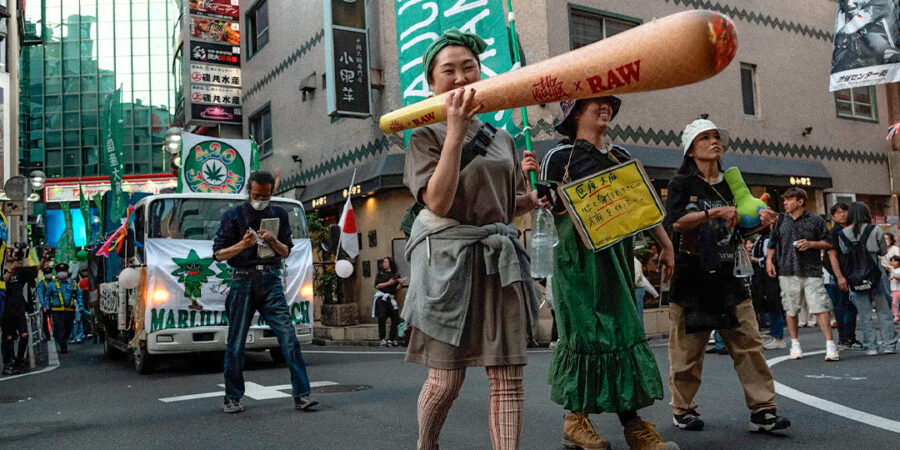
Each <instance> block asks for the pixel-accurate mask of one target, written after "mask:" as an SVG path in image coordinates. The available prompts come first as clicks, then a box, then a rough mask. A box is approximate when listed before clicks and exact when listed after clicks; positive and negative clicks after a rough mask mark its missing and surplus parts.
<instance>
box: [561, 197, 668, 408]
mask: <svg viewBox="0 0 900 450" xmlns="http://www.w3.org/2000/svg"><path fill="white" fill-rule="evenodd" d="M556 230H557V233H558V234H559V245H557V247H556V249H555V250H556V251H555V254H556V258H555V263H556V265H555V267H556V270H555V271H554V274H553V281H552V289H553V298H554V312H555V314H556V324H557V329H558V331H559V345H558V346H557V347H556V350H555V351H554V352H553V355H552V357H551V360H550V375H549V383H550V386H551V392H550V398H551V399H552V400H553V401H554V402H556V403H558V404H560V405H562V406H563V407H564V408H566V409H567V410H569V411H575V412H583V413H600V412H624V411H634V410H637V409H640V408H643V407H646V406H649V405H651V404H652V403H653V401H654V400H659V399H662V398H663V387H662V381H661V379H660V375H659V367H658V366H657V365H656V359H655V358H654V356H653V353H652V352H651V350H650V345H649V344H648V343H647V338H646V335H645V334H644V327H643V325H642V324H641V320H640V319H639V318H638V313H637V306H636V303H635V302H636V300H635V297H634V259H633V258H634V257H633V255H632V249H633V247H634V240H633V239H632V238H627V239H625V240H623V241H621V242H619V243H617V244H615V245H613V246H612V247H609V248H607V249H605V250H603V251H600V252H597V253H594V252H592V251H590V250H588V249H587V248H585V247H584V245H582V243H581V240H580V238H579V236H578V232H577V230H576V229H575V226H574V225H573V223H572V220H571V219H570V218H569V216H568V214H563V215H558V216H556Z"/></svg>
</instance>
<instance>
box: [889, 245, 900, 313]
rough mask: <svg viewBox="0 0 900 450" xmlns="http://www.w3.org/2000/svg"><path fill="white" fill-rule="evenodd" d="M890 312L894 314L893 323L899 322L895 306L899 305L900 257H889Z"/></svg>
mask: <svg viewBox="0 0 900 450" xmlns="http://www.w3.org/2000/svg"><path fill="white" fill-rule="evenodd" d="M890 280H891V300H892V301H891V311H892V312H893V313H894V323H898V322H900V314H897V306H898V304H900V256H896V255H895V256H892V257H891V278H890Z"/></svg>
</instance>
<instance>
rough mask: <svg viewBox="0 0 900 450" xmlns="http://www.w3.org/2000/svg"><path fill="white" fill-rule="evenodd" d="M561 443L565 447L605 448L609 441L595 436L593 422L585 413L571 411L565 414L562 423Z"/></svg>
mask: <svg viewBox="0 0 900 450" xmlns="http://www.w3.org/2000/svg"><path fill="white" fill-rule="evenodd" d="M563 445H565V446H566V448H580V449H584V450H606V449H608V448H609V441H607V440H606V439H601V438H600V436H597V432H596V431H594V424H592V423H591V421H590V419H588V415H587V414H582V413H577V412H573V413H571V414H566V422H565V424H564V425H563Z"/></svg>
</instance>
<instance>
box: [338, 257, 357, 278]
mask: <svg viewBox="0 0 900 450" xmlns="http://www.w3.org/2000/svg"><path fill="white" fill-rule="evenodd" d="M334 271H335V273H337V276H339V277H341V278H349V277H350V275H353V263H351V262H350V261H347V260H346V259H342V260H339V261H338V262H336V263H334Z"/></svg>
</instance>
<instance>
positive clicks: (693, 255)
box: [664, 119, 791, 431]
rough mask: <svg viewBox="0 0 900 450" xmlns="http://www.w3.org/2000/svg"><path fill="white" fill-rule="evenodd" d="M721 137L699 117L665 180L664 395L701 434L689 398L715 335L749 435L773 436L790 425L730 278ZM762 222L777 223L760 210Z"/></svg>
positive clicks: (731, 236)
mask: <svg viewBox="0 0 900 450" xmlns="http://www.w3.org/2000/svg"><path fill="white" fill-rule="evenodd" d="M725 145H727V134H726V133H725V132H724V131H723V130H720V129H719V128H718V127H717V126H716V125H715V124H714V123H712V122H710V121H708V120H704V119H698V120H695V121H694V122H692V123H690V124H689V125H688V126H687V127H685V129H684V133H683V134H682V148H683V150H684V159H683V161H682V164H681V167H680V168H679V169H678V172H677V173H676V175H675V176H674V177H673V178H672V180H671V181H670V182H669V196H668V200H667V202H666V213H667V214H666V218H665V222H664V224H665V226H666V227H667V228H669V227H671V230H672V231H673V236H674V237H673V244H674V245H675V249H676V253H675V276H674V277H673V280H672V288H671V297H670V302H671V303H670V306H669V317H670V320H671V331H670V334H669V367H670V369H669V389H670V391H671V392H672V401H671V405H672V412H673V422H674V423H675V426H676V427H678V428H680V429H683V430H700V429H702V428H703V426H704V423H703V421H702V420H701V419H700V418H699V414H698V413H697V404H696V403H695V402H694V396H695V395H696V394H697V391H698V390H699V389H700V382H701V374H702V372H703V356H704V354H703V350H704V348H705V347H706V342H707V340H708V338H709V332H710V331H711V330H719V333H720V334H721V335H722V340H723V341H724V342H725V347H726V348H727V349H728V353H729V355H730V356H731V359H732V360H733V361H734V368H735V371H736V372H737V375H738V378H739V379H740V380H741V385H742V386H743V388H744V398H745V400H746V402H747V407H748V408H749V409H750V429H751V430H753V431H771V430H779V429H783V428H787V427H788V426H790V424H791V422H790V421H789V420H787V419H786V418H784V417H781V416H778V414H777V412H776V405H775V382H774V380H773V378H772V373H771V372H770V371H769V366H768V364H766V360H765V356H764V355H763V347H762V338H761V337H760V335H759V325H758V323H757V321H756V312H755V311H754V310H753V301H752V300H751V298H750V292H749V290H748V287H747V283H746V281H745V279H743V278H738V277H735V276H734V273H733V271H734V263H735V256H736V250H737V246H738V245H741V242H743V240H742V238H743V237H742V236H741V235H740V234H741V233H740V232H739V231H738V229H737V228H735V225H736V223H737V218H738V217H737V212H736V210H735V206H734V196H733V195H732V193H731V189H729V187H728V184H727V183H726V182H725V179H724V176H723V171H722V168H721V159H722V153H723V152H724V149H725ZM759 215H760V219H761V221H762V224H763V225H764V226H765V225H769V224H771V223H772V222H774V220H775V213H774V212H773V211H772V210H770V209H765V210H761V211H760V213H759Z"/></svg>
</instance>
